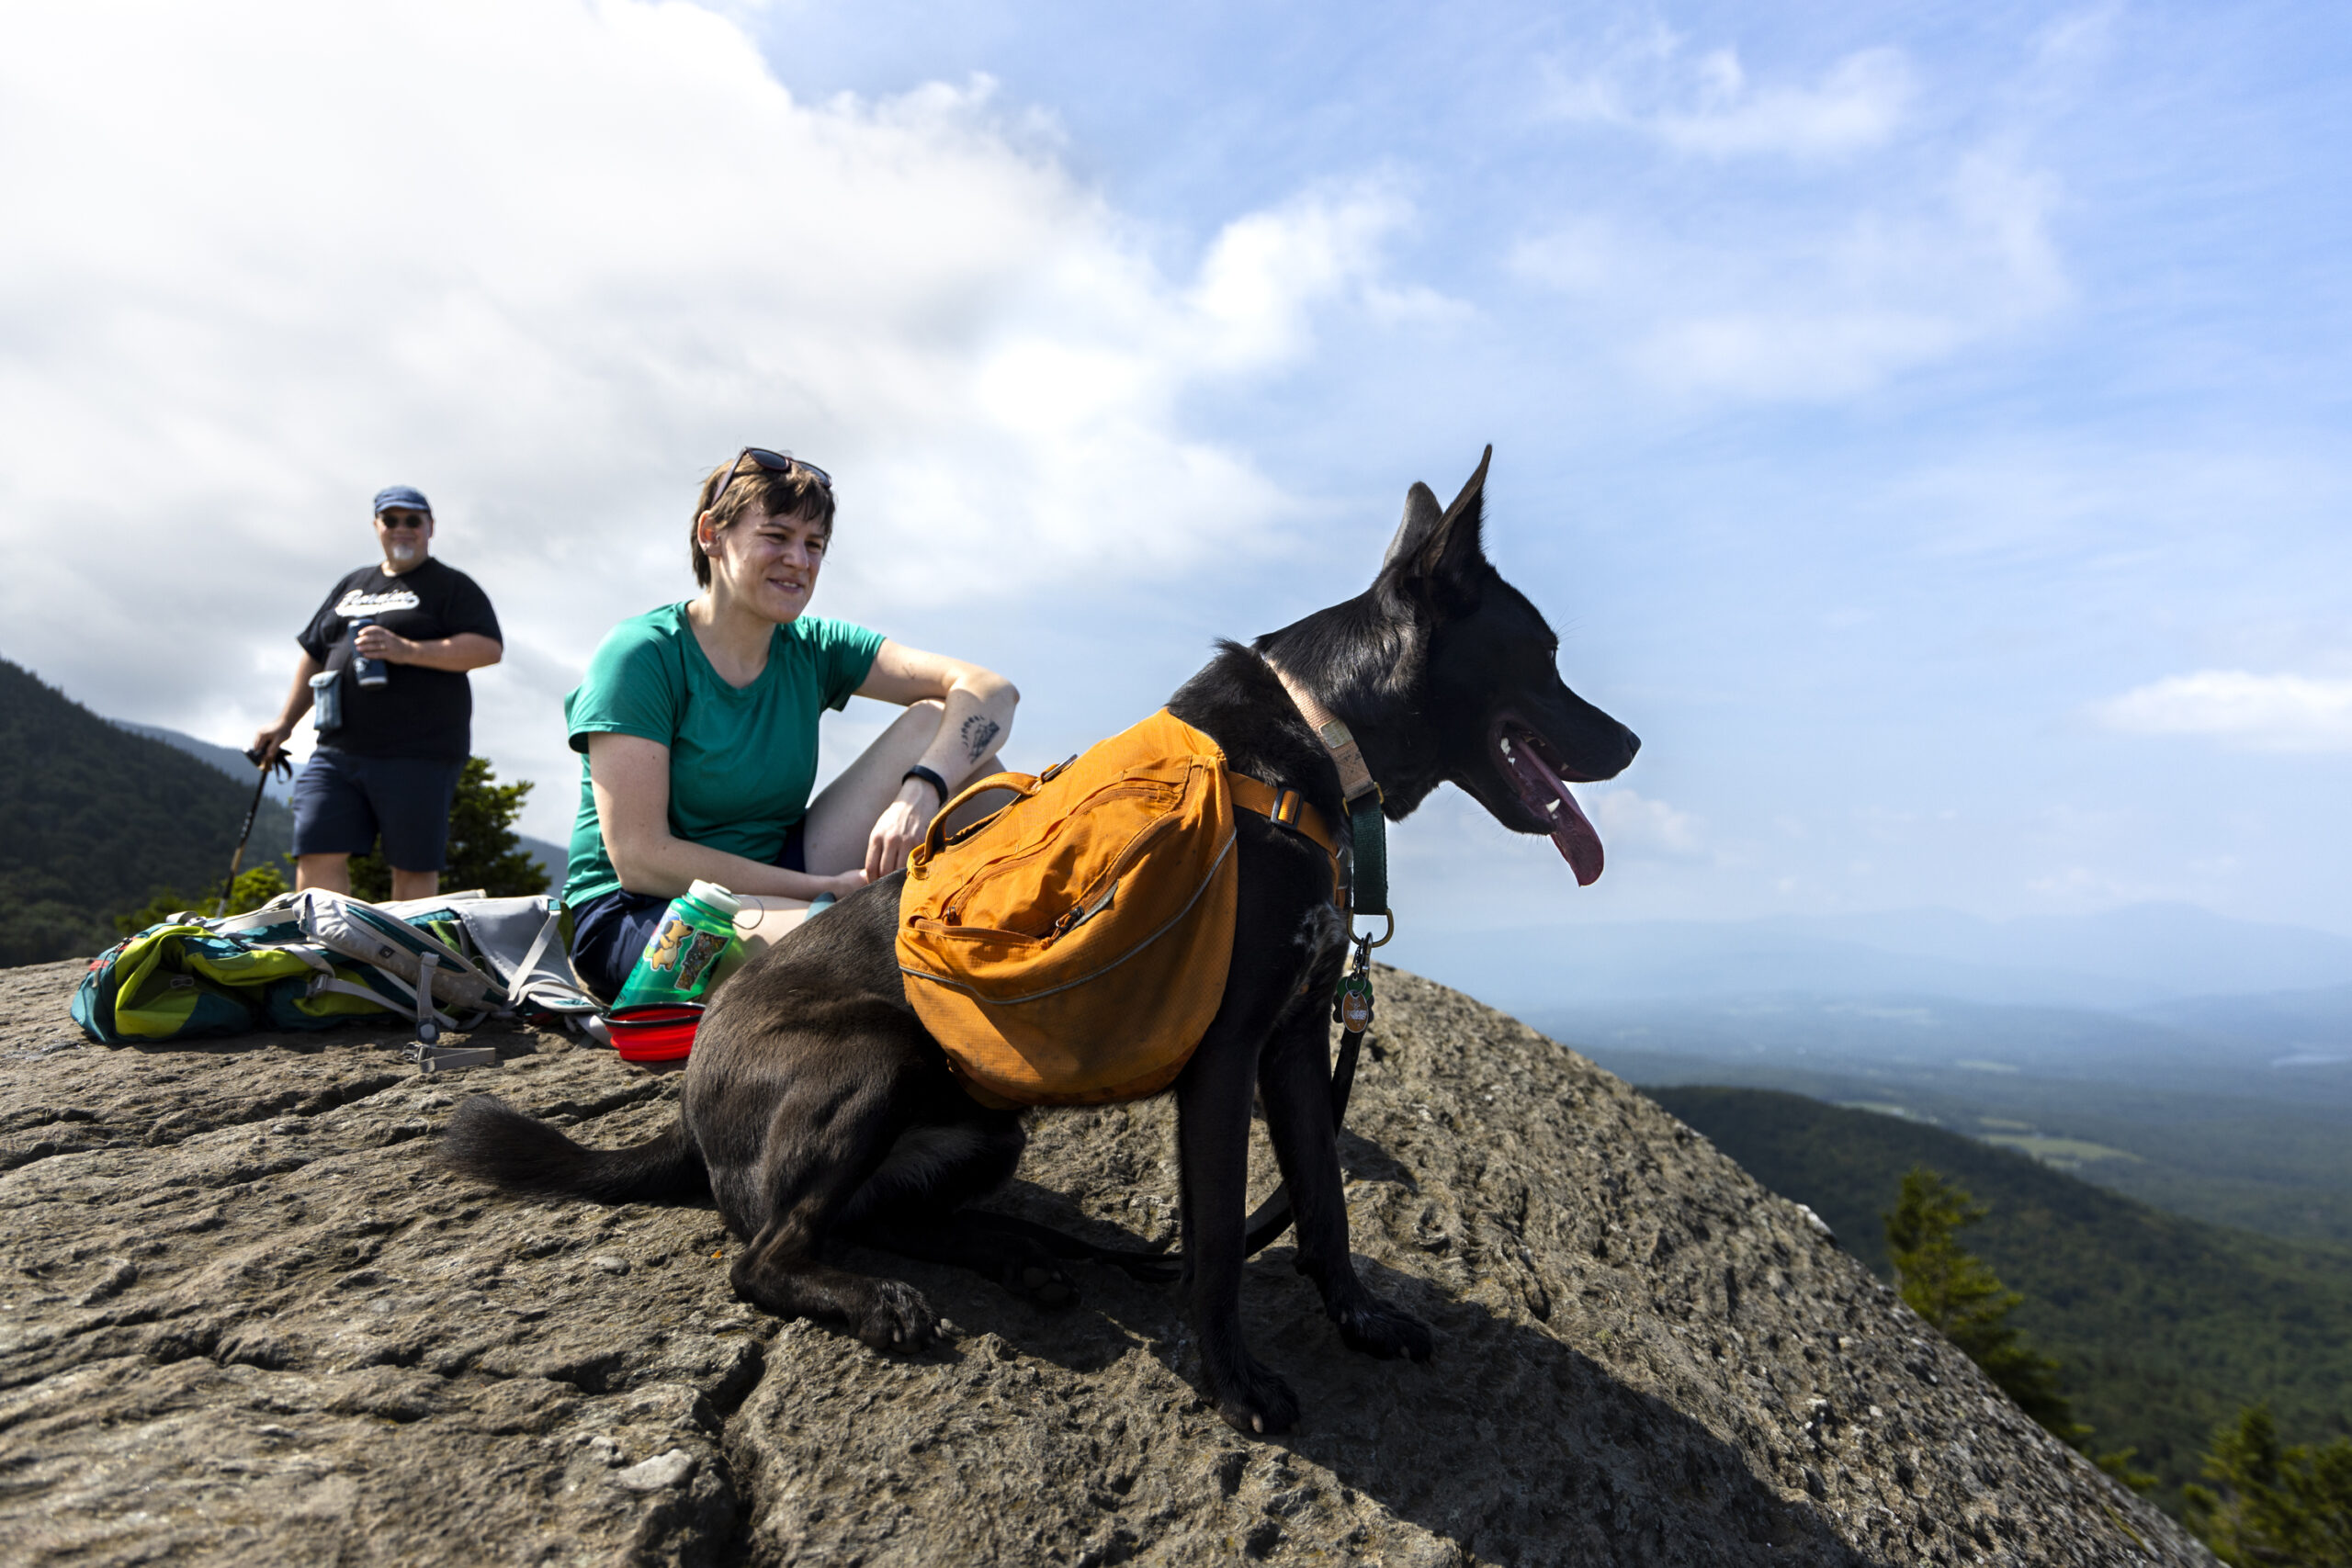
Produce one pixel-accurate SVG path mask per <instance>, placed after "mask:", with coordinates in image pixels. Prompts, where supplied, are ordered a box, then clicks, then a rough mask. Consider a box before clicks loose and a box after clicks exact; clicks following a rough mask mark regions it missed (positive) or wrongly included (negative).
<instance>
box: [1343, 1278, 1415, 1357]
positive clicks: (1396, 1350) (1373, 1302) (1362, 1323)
mask: <svg viewBox="0 0 2352 1568" xmlns="http://www.w3.org/2000/svg"><path fill="white" fill-rule="evenodd" d="M1331 1319H1332V1321H1333V1322H1335V1323H1337V1324H1338V1325H1340V1338H1341V1339H1343V1340H1345V1341H1347V1346H1348V1348H1349V1349H1351V1350H1359V1351H1362V1352H1363V1354H1364V1355H1367V1356H1378V1357H1380V1358H1381V1359H1384V1360H1392V1361H1393V1360H1395V1359H1397V1357H1399V1356H1408V1357H1410V1358H1412V1359H1414V1360H1416V1361H1426V1360H1428V1359H1430V1349H1431V1348H1432V1342H1431V1340H1430V1325H1428V1324H1426V1323H1423V1322H1422V1321H1421V1320H1420V1319H1419V1318H1418V1317H1415V1316H1414V1315H1413V1314H1411V1313H1408V1312H1401V1311H1399V1310H1398V1309H1397V1308H1396V1307H1393V1306H1390V1305H1389V1304H1388V1303H1386V1302H1384V1301H1382V1300H1381V1299H1380V1298H1379V1297H1378V1296H1374V1295H1369V1294H1367V1295H1362V1296H1358V1297H1357V1298H1356V1299H1355V1300H1354V1301H1351V1302H1350V1303H1347V1304H1346V1305H1345V1306H1342V1307H1340V1308H1338V1309H1336V1310H1334V1311H1333V1312H1332V1314H1331Z"/></svg>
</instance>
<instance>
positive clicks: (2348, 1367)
mask: <svg viewBox="0 0 2352 1568" xmlns="http://www.w3.org/2000/svg"><path fill="white" fill-rule="evenodd" d="M1644 1092H1645V1093H1646V1094H1648V1095H1649V1096H1650V1097H1651V1098H1652V1099H1654V1100H1657V1102H1658V1103H1659V1104H1661V1105H1663V1106H1665V1107H1666V1108H1667V1109H1668V1111H1672V1112H1673V1113H1674V1114H1675V1115H1677V1116H1679V1117H1680V1118H1681V1119H1682V1120H1683V1121H1685V1122H1689V1123H1690V1124H1691V1126H1692V1127H1695V1128H1697V1129H1698V1130H1699V1131H1700V1132H1702V1133H1703V1134H1706V1135H1707V1137H1708V1138H1709V1139H1710V1140H1711V1141H1713V1143H1714V1145H1715V1146H1716V1147H1718V1148H1720V1149H1722V1150H1723V1151H1724V1153H1725V1154H1727V1155H1729V1156H1732V1157H1733V1158H1734V1159H1736V1160H1737V1161H1738V1162H1739V1163H1740V1164H1741V1165H1742V1166H1744V1167H1746V1168H1747V1171H1748V1172H1749V1174H1751V1175H1753V1176H1754V1177H1755V1178H1756V1179H1758V1180H1759V1181H1761V1182H1763V1183H1764V1185H1766V1186H1767V1187H1769V1188H1770V1189H1772V1190H1774V1191H1776V1192H1779V1193H1781V1195H1782V1196H1783V1197H1788V1198H1793V1199H1795V1200H1796V1201H1799V1202H1802V1203H1805V1204H1809V1205H1810V1206H1811V1207H1812V1208H1813V1209H1814V1210H1815V1212H1816V1213H1819V1214H1820V1215H1821V1217H1822V1218H1823V1219H1824V1220H1826V1222H1828V1224H1829V1225H1830V1226H1831V1228H1832V1229H1834V1230H1835V1231H1836V1232H1837V1233H1838V1239H1839V1240H1840V1241H1841V1242H1843V1243H1844V1244H1845V1246H1846V1247H1849V1249H1851V1250H1852V1251H1853V1252H1854V1253H1855V1255H1856V1256H1858V1257H1860V1258H1861V1259H1862V1260H1863V1261H1865V1262H1867V1263H1868V1264H1869V1265H1870V1266H1871V1268H1872V1269H1876V1270H1877V1271H1878V1272H1879V1273H1880V1274H1881V1275H1882V1276H1887V1277H1890V1278H1891V1272H1890V1269H1889V1265H1888V1258H1887V1248H1886V1240H1885V1235H1884V1233H1883V1226H1882V1223H1881V1217H1880V1216H1881V1214H1882V1213H1883V1212H1884V1211H1885V1210H1887V1209H1889V1208H1892V1207H1893V1206H1894V1200H1895V1195H1896V1192H1897V1190H1898V1189H1899V1188H1900V1186H1901V1184H1902V1180H1903V1173H1904V1172H1905V1171H1906V1170H1908V1169H1910V1168H1911V1167H1913V1166H1914V1165H1925V1166H1928V1167H1929V1168H1933V1169H1935V1170H1938V1171H1940V1172H1941V1173H1943V1174H1944V1175H1946V1176H1948V1177H1950V1178H1951V1179H1954V1180H1956V1181H1958V1182H1959V1183H1960V1184H1961V1185H1962V1186H1963V1187H1965V1188H1967V1189H1968V1190H1970V1191H1971V1192H1973V1193H1974V1194H1975V1196H1976V1197H1977V1198H1978V1199H1980V1200H1982V1201H1985V1203H1987V1204H1989V1205H1990V1206H1991V1208H1992V1214H1991V1217H1990V1218H1988V1219H1986V1220H1985V1222H1984V1223H1983V1224H1981V1225H1978V1226H1976V1227H1974V1228H1973V1229H1971V1230H1969V1231H1968V1232H1967V1233H1966V1234H1965V1235H1964V1236H1963V1238H1962V1239H1963V1241H1964V1244H1965V1245H1966V1246H1967V1247H1968V1249H1969V1250H1970V1251H1972V1252H1974V1253H1975V1254H1977V1255H1978V1256H1979V1257H1981V1258H1984V1259H1985V1261H1986V1262H1987V1263H1989V1264H1991V1265H1992V1267H1993V1268H1994V1269H1995V1270H1996V1271H1997V1272H1998V1273H1999V1274H2000V1276H2001V1278H2002V1280H2004V1281H2006V1282H2007V1284H2008V1285H2009V1287H2010V1288H2011V1289H2013V1290H2016V1291H2019V1292H2023V1293H2024V1295H2025V1298H2026V1301H2025V1304H2024V1305H2022V1306H2020V1307H2019V1308H2018V1311H2017V1314H2016V1321H2017V1322H2018V1324H2019V1325H2021V1326H2022V1327H2024V1328H2025V1329H2026V1331H2027V1332H2028V1333H2029V1334H2030V1335H2031V1336H2032V1337H2033V1338H2034V1339H2035V1340H2036V1341H2037V1342H2038V1343H2039V1344H2040V1345H2041V1347H2042V1348H2045V1349H2046V1350H2048V1351H2049V1352H2050V1353H2051V1354H2052V1355H2054V1356H2055V1357H2057V1358H2058V1359H2059V1360H2060V1361H2062V1362H2063V1363H2064V1369H2065V1370H2064V1373H2063V1374H2062V1377H2061V1380H2060V1381H2061V1382H2062V1384H2063V1385H2064V1389H2065V1391H2066V1393H2068V1394H2069V1395H2070V1396H2071V1397H2072V1398H2073V1400H2074V1404H2075V1415H2076V1416H2077V1417H2078V1418H2080V1419H2081V1420H2084V1421H2086V1422H2088V1423H2090V1424H2091V1426H2092V1427H2094V1428H2095V1430H2096V1435H2095V1436H2094V1437H2093V1438H2091V1440H2090V1446H2091V1448H2092V1449H2093V1450H2096V1451H2101V1452H2104V1451H2107V1450H2112V1449H2117V1448H2121V1447H2124V1446H2126V1445H2130V1446H2132V1447H2136V1448H2137V1449H2138V1450H2140V1459H2141V1461H2142V1462H2143V1464H2145V1465H2146V1466H2147V1467H2148V1468H2149V1469H2151V1470H2153V1471H2154V1472H2156V1473H2157V1474H2158V1475H2159V1476H2161V1477H2162V1478H2163V1480H2164V1481H2165V1483H2166V1491H2167V1494H2168V1495H2174V1496H2176V1497H2177V1492H2176V1491H2175V1489H2176V1488H2177V1486H2178V1485H2179V1483H2182V1482H2184V1481H2191V1480H2194V1479H2196V1477H2197V1469H2198V1458H2199V1454H2200V1453H2201V1452H2202V1451H2203V1449H2204V1446H2205V1444H2206V1441H2207V1439H2208V1438H2210V1436H2211V1433H2212V1430H2213V1427H2215V1425H2216V1424H2217V1423H2219V1422H2221V1421H2223V1420H2225V1419H2230V1418H2233V1417H2234V1416H2236V1415H2237V1413H2238V1411H2239V1409H2240V1408H2241V1407H2242V1406H2244V1405H2246V1404H2253V1403H2256V1402H2258V1401H2267V1402H2268V1403H2269V1404H2270V1405H2271V1407H2272V1408H2273V1409H2274V1410H2275V1411H2276V1412H2277V1413H2278V1423H2279V1427H2280V1429H2281V1430H2282V1432H2284V1433H2285V1434H2286V1435H2287V1436H2288V1438H2290V1440H2293V1441H2305V1440H2314V1439H2319V1438H2330V1437H2334V1436H2336V1435H2338V1434H2342V1433H2346V1432H2352V1251H2347V1250H2346V1249H2344V1248H2341V1247H2329V1246H2325V1245H2298V1244H2295V1243H2290V1242H2284V1241H2279V1240H2277V1239H2274V1238H2272V1237H2269V1236H2263V1235H2253V1234H2251V1233H2248V1232H2245V1231H2236V1230H2229V1229H2224V1228H2222V1227H2220V1226H2216V1225H2208V1224H2199V1223H2198V1222H2196V1221H2194V1220H2187V1219H2183V1218H2181V1217H2179V1216H2178V1215H2175V1214H2167V1213H2162V1212H2160V1211H2158V1210H2155V1209H2151V1208H2149V1207H2147V1206H2145V1205H2143V1204H2141V1203H2136V1202H2133V1201H2131V1200H2130V1199H2128V1198H2124V1197H2121V1196H2120V1195H2118V1194H2116V1193H2113V1192H2110V1191H2108V1190H2105V1189H2103V1188H2098V1187H2094V1186H2092V1185H2090V1184H2089V1183H2088V1182H2085V1181H2081V1180H2077V1179H2075V1178H2074V1177H2071V1176H2068V1175H2065V1174H2064V1173H2063V1172H2061V1171H2056V1170H2052V1169H2050V1168H2047V1167H2045V1166H2043V1165H2041V1164H2039V1163H2037V1162H2036V1161H2034V1160H2032V1159H2030V1158H2028V1157H2027V1156H2024V1155H2021V1154H2017V1153H2014V1152H2012V1151H2010V1150H2007V1149H2002V1148H1997V1147H1994V1146H1991V1145H1985V1144H1983V1143H1979V1142H1977V1141H1976V1140H1974V1139H1972V1138H1964V1137H1962V1136H1960V1135H1959V1134H1953V1133H1948V1132H1945V1131H1943V1130H1942V1129H1940V1128H1937V1127H1932V1126H1928V1125H1925V1124H1922V1123H1919V1122H1907V1121H1904V1120H1902V1119H1899V1118H1896V1117H1893V1116H1883V1115H1879V1114H1876V1113H1874V1112H1871V1111H1849V1110H1843V1109H1840V1108H1838V1107H1837V1106H1833V1105H1826V1104H1824V1103H1822V1102H1820V1101H1818V1100H1807V1099H1805V1098H1804V1097H1803V1096H1800V1095H1793V1094H1784V1093H1780V1092H1777V1091H1773V1090H1766V1089H1712V1088H1688V1087H1681V1088H1664V1089H1645V1091H1644Z"/></svg>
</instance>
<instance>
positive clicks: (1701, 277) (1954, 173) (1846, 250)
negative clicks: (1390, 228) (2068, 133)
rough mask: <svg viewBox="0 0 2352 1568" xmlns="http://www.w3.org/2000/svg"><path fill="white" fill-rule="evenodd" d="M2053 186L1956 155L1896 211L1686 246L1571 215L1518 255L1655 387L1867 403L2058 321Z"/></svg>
mask: <svg viewBox="0 0 2352 1568" xmlns="http://www.w3.org/2000/svg"><path fill="white" fill-rule="evenodd" d="M2057 194H2058V193H2057V186H2056V183H2055V181H2053V180H2052V178H2051V177H2050V176H2049V175H2046V174H2043V173H2041V171H2039V170H2035V169H2032V168H2030V167H2028V166H2026V165H2024V164H2023V163H2022V162H2021V161H2020V159H2019V158H2018V154H2017V153H2016V152H2013V151H2009V150H1991V149H1986V150H1979V151H1976V152H1971V153H1968V154H1966V155H1964V156H1962V157H1960V158H1958V159H1956V160H1955V161H1954V163H1953V164H1952V165H1951V167H1950V168H1949V169H1948V170H1947V171H1946V172H1945V173H1943V174H1942V175H1939V176H1938V177H1937V178H1935V179H1933V180H1930V181H1928V182H1925V184H1924V188H1921V189H1917V190H1913V189H1911V188H1910V187H1908V186H1905V188H1904V190H1903V192H1902V194H1901V196H1900V197H1897V198H1895V199H1896V202H1897V205H1896V206H1894V208H1893V209H1891V210H1882V209H1879V208H1877V207H1866V208H1864V209H1861V210H1860V211H1858V212H1851V213H1849V214H1847V215H1844V216H1840V217H1835V218H1823V219H1821V220H1817V221H1815V222H1812V223H1804V222H1798V223H1793V224H1792V223H1791V222H1790V221H1789V214H1788V212H1787V211H1785V210H1782V209H1771V215H1770V219H1769V225H1770V226H1765V225H1764V224H1762V223H1759V222H1758V220H1756V219H1755V218H1754V217H1752V216H1750V215H1747V214H1746V213H1744V212H1742V211H1740V210H1737V209H1726V210H1725V211H1724V213H1721V214H1714V213H1702V214H1700V215H1699V216H1698V217H1696V218H1695V219H1694V220H1691V221H1692V223H1693V230H1692V231H1691V232H1687V233H1680V234H1673V233H1666V232H1660V231H1656V230H1653V229H1650V228H1647V227H1644V226H1638V225H1635V224H1633V223H1630V222H1625V221H1620V220H1612V219H1610V218H1607V217H1603V216H1600V215H1595V214H1577V215H1574V216H1571V217H1569V218H1568V219H1566V220H1564V221H1563V222H1561V223H1560V224H1558V225H1557V226H1556V227H1554V228H1552V229H1550V230H1548V231H1544V232H1541V233H1538V234H1535V235H1532V236H1531V237H1529V238H1527V239H1525V240H1522V241H1521V243H1519V244H1518V245H1517V246H1516V247H1515V248H1514V250H1513V251H1512V253H1511V254H1510V265H1511V266H1512V269H1513V270H1514V271H1515V272H1516V273H1518V275H1519V276H1521V277H1524V278H1526V279H1527V280H1529V281H1530V282H1532V283H1535V284H1538V285H1540V286H1542V287H1544V288H1550V289H1553V290H1555V291H1557V292H1559V293H1561V294H1563V295H1565V296H1567V297H1569V298H1570V299H1574V300H1576V301H1577V304H1578V305H1579V306H1581V307H1583V308H1586V309H1589V310H1590V311H1591V312H1592V314H1593V319H1594V321H1595V323H1596V326H1597V328H1598V330H1600V332H1601V333H1603V334H1604V335H1605V336H1606V337H1607V338H1609V339H1611V340H1613V343H1614V345H1615V348H1616V352H1617V353H1618V354H1619V355H1621V356H1622V357H1623V360H1624V361H1625V362H1626V363H1627V364H1628V365H1629V366H1630V367H1632V368H1633V369H1634V370H1635V371H1636V372H1637V373H1638V374H1639V375H1640V376H1641V377H1642V378H1643V379H1644V380H1645V381H1646V382H1648V383H1649V384H1650V385H1651V386H1652V387H1654V388H1657V389H1660V390H1662V391H1665V392H1668V393H1669V394H1672V395H1676V396H1682V397H1702V398H1734V399H1741V400H1760V401H1773V400H1830V399H1839V398H1849V397H1853V396H1857V395H1860V394H1863V393H1867V392H1870V391H1871V390H1873V389H1876V388H1877V387H1879V386H1881V385H1882V384H1883V383H1884V382H1885V381H1886V380H1888V379H1889V378H1892V377H1894V376H1897V375H1900V374H1903V373H1905V372H1906V371H1910V370H1913V369H1917V368H1918V367H1923V366H1927V365H1930V364H1933V363H1935V362H1937V361H1939V360H1943V359H1946V358H1949V357H1950V356H1951V355H1955V354H1958V353H1961V352H1962V351H1964V350H1966V349H1968V348H1970V347H1972V346H1973V345H1976V344H1981V343H1984V342H1985V341H1987V340H1990V339H1992V338H1995V337H1997V336H1999V335H2000V334H2002V333H2007V332H2011V331H2014V330H2016V329H2017V328H2018V327H2020V326H2022V325H2024V324H2026V323H2028V322H2030V321H2035V320H2037V319H2039V318H2041V317H2043V316H2046V315H2047V314H2049V313H2050V312H2051V311H2052V310H2056V309H2057V308H2058V307H2060V306H2061V305H2063V304H2064V302H2065V301H2066V300H2067V299H2069V298H2070V297H2071V288H2070V285H2069V283H2068V281H2067V278H2066V274H2065V267H2064V263H2063V262H2062V260H2061V258H2060V256H2059V254H2058V251H2057V247H2056V245H2055V243H2053V242H2052V239H2051V237H2050V234H2049V227H2048V226H2049V215H2050V212H2051V210H2052V207H2053V206H2054V205H2055V203H2056V200H2057Z"/></svg>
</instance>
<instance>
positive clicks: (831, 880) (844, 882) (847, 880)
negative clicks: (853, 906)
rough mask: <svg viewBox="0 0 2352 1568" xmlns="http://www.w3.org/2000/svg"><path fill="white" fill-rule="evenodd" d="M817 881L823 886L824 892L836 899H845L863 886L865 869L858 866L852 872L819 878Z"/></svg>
mask: <svg viewBox="0 0 2352 1568" xmlns="http://www.w3.org/2000/svg"><path fill="white" fill-rule="evenodd" d="M817 880H818V881H819V882H820V883H822V884H823V885H824V886H823V889H822V890H823V891H824V892H827V893H830V894H831V895H832V896H833V897H836V898H846V897H849V896H850V895H851V894H853V893H854V892H856V891H857V890H858V889H859V888H861V887H863V886H865V884H866V880H867V879H866V875H865V867H863V866H860V867H859V868H857V869H856V870H854V871H845V872H842V874H840V875H839V876H820V877H819V878H817Z"/></svg>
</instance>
